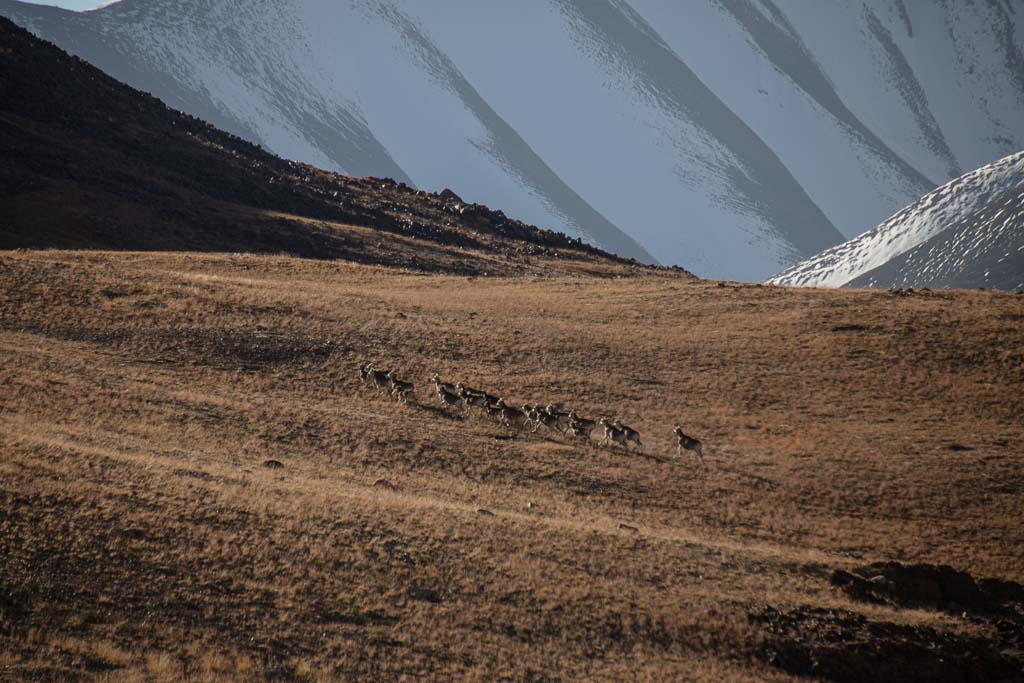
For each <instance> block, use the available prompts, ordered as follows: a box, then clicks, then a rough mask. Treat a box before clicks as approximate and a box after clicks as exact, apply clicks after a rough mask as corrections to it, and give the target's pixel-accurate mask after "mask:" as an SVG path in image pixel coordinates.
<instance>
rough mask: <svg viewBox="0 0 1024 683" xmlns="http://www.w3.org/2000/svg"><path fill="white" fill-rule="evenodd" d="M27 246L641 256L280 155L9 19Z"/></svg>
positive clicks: (14, 153)
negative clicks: (168, 102)
mask: <svg viewBox="0 0 1024 683" xmlns="http://www.w3.org/2000/svg"><path fill="white" fill-rule="evenodd" d="M356 227H361V228H370V230H366V229H362V230H360V229H355V228H356ZM17 247H64V248H89V249H95V248H101V249H129V250H181V251H246V252H270V253H287V254H292V255H296V256H302V257H312V258H331V259H335V258H340V259H347V260H353V261H358V262H363V263H380V264H385V265H394V266H402V267H409V268H414V269H419V270H442V271H447V272H467V273H484V272H501V273H510V272H520V271H524V270H535V269H536V268H537V266H538V265H544V266H545V267H547V266H548V265H550V264H551V263H552V262H553V263H556V264H557V263H564V262H568V264H567V265H571V266H572V267H574V268H579V267H581V266H582V267H583V268H585V269H589V270H594V267H595V266H596V267H597V270H604V269H605V268H607V267H610V268H612V270H616V271H621V270H622V269H623V268H630V267H631V266H632V262H631V261H627V260H625V259H621V258H618V257H615V256H613V255H611V254H608V253H606V252H603V251H601V250H598V249H595V248H593V247H590V246H587V245H585V244H583V243H582V242H580V241H579V240H576V239H573V238H570V237H568V236H566V235H563V234H560V233H557V232H553V231H550V230H541V229H538V228H535V227H533V226H529V225H525V224H523V223H521V222H519V221H515V220H510V219H508V218H507V217H506V216H505V215H504V214H503V213H501V212H500V211H491V210H489V209H487V208H486V207H483V206H480V205H466V204H465V203H463V202H462V201H461V200H460V199H459V198H458V197H457V196H456V195H454V194H453V193H440V194H429V193H426V192H423V191H419V190H416V189H414V188H411V187H409V186H407V185H405V184H402V183H396V182H394V181H391V180H388V179H377V178H350V177H347V176H343V175H339V174H336V173H330V172H326V171H322V170H320V169H317V168H315V167H312V166H309V165H305V164H299V163H295V162H291V161H287V160H284V159H281V158H279V157H276V156H274V155H272V154H269V153H267V152H266V151H264V150H263V149H262V148H260V147H259V146H255V145H252V144H250V143H248V142H245V141H244V140H242V139H240V138H238V137H236V136H234V135H232V134H230V133H225V132H223V131H220V130H218V129H216V128H214V127H212V126H210V125H209V124H207V123H205V122H203V121H201V120H198V119H196V118H194V117H191V116H189V115H187V114H184V113H182V112H179V111H175V110H173V109H170V108H169V107H167V106H166V105H165V104H163V103H162V102H161V101H160V100H158V99H156V98H154V97H151V96H150V95H148V94H145V93H142V92H139V91H137V90H134V89H133V88H130V87H128V86H126V85H124V84H122V83H120V82H118V81H116V80H114V79H112V78H110V77H109V76H107V75H106V74H104V73H103V72H101V71H99V70H98V69H96V68H95V67H93V66H91V65H89V64H88V63H86V62H84V61H82V60H80V59H78V58H77V57H72V56H69V55H67V54H66V53H65V52H63V51H62V50H60V49H59V48H57V47H55V46H54V45H52V44H50V43H47V42H46V41H43V40H40V39H38V38H35V37H34V36H32V35H31V34H29V33H28V32H26V31H24V30H23V29H21V28H19V27H17V26H15V25H14V24H13V23H11V22H10V21H8V20H7V19H2V18H0V248H17ZM538 259H539V263H538ZM557 269H558V270H562V269H563V268H557Z"/></svg>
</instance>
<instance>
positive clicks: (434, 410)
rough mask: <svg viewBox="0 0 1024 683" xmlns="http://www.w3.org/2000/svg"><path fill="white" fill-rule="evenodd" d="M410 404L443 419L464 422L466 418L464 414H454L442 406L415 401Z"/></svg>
mask: <svg viewBox="0 0 1024 683" xmlns="http://www.w3.org/2000/svg"><path fill="white" fill-rule="evenodd" d="M410 405H413V406H415V407H416V408H418V409H419V410H423V411H426V412H428V413H431V414H432V415H435V416H437V417H440V418H444V419H445V420H451V421H453V422H464V421H465V420H466V416H465V415H455V414H452V413H451V412H449V411H447V410H445V409H444V408H442V407H440V406H431V405H426V404H423V403H415V404H410Z"/></svg>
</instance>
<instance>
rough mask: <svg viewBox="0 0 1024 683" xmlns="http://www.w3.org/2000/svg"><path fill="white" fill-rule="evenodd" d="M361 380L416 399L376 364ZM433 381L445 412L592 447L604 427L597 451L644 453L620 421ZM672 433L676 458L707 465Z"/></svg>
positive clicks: (407, 385) (408, 385)
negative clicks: (686, 455) (688, 456)
mask: <svg viewBox="0 0 1024 683" xmlns="http://www.w3.org/2000/svg"><path fill="white" fill-rule="evenodd" d="M359 379H360V381H361V382H362V383H363V384H365V385H368V386H370V387H372V388H374V389H375V390H376V391H377V392H378V393H379V394H383V395H385V396H389V397H391V398H393V399H395V400H398V401H401V402H402V403H407V402H408V401H409V399H410V398H415V395H416V392H415V387H414V386H413V384H412V382H406V381H404V380H401V379H399V378H398V377H397V376H396V374H395V371H394V370H381V369H378V368H377V367H376V365H375V363H373V362H370V363H367V364H365V365H363V366H362V367H360V368H359ZM432 381H433V383H434V390H435V392H436V393H437V398H438V400H439V401H440V402H441V405H442V406H443V407H444V408H451V409H453V410H457V411H459V413H460V414H463V415H464V414H465V413H467V412H468V411H471V410H474V409H476V410H479V411H480V414H481V415H484V416H486V417H488V418H490V419H491V420H494V421H495V422H497V423H498V424H500V425H502V426H503V427H505V428H507V429H520V430H525V429H529V430H530V432H531V433H533V432H536V431H537V430H538V429H540V428H541V427H545V428H546V429H549V430H550V431H552V432H555V433H556V434H559V435H560V436H563V437H564V436H569V435H571V436H573V437H574V438H577V439H582V440H584V441H586V442H587V443H588V444H592V443H593V442H592V441H591V435H592V434H593V432H594V430H595V429H597V427H598V426H601V427H602V428H603V430H604V437H603V438H602V439H601V440H600V441H598V442H597V444H596V447H597V448H600V447H601V446H603V445H604V444H606V443H609V442H610V443H611V444H612V445H614V444H618V445H620V446H621V447H622V450H623V452H624V453H625V452H628V450H629V444H633V445H634V446H635V447H636V449H637V450H639V451H640V452H643V443H641V441H640V432H638V431H636V430H635V429H632V428H630V427H627V426H626V425H624V424H622V422H621V421H619V420H609V419H608V418H605V417H602V418H600V419H598V420H588V419H586V418H584V417H582V416H580V415H579V414H578V413H577V412H576V411H575V410H569V411H564V410H559V409H557V408H556V407H555V406H554V405H550V404H549V405H547V406H541V405H532V404H529V403H527V404H525V405H523V406H521V407H518V408H517V407H515V406H512V405H508V404H507V403H506V402H505V399H504V398H501V397H500V396H495V395H493V394H490V393H488V392H486V391H480V390H479V389H473V388H470V387H467V386H466V385H464V384H463V383H462V382H459V383H457V384H450V383H448V382H442V381H441V377H440V376H439V375H437V374H434V376H433V378H432ZM672 433H673V434H674V435H675V437H676V458H678V457H679V456H680V455H682V452H683V451H684V450H687V451H693V453H694V454H695V455H696V456H697V459H698V460H699V461H700V462H701V464H703V463H704V453H703V452H702V447H701V442H700V440H698V439H695V438H693V437H692V436H687V435H686V434H684V433H683V428H682V427H681V426H679V425H678V424H677V425H675V428H674V429H673V430H672Z"/></svg>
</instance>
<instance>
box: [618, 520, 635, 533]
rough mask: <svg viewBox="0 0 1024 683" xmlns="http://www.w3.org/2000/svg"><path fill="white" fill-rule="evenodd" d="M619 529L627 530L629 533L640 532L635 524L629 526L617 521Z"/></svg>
mask: <svg viewBox="0 0 1024 683" xmlns="http://www.w3.org/2000/svg"><path fill="white" fill-rule="evenodd" d="M619 529H621V530H623V531H628V532H629V533H631V534H638V533H640V530H639V529H637V528H636V527H635V526H630V525H628V524H623V523H621V522H620V523H619Z"/></svg>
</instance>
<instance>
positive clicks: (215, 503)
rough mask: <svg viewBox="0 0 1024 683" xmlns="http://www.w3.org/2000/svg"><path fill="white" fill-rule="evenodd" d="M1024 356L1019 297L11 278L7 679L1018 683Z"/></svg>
mask: <svg viewBox="0 0 1024 683" xmlns="http://www.w3.org/2000/svg"><path fill="white" fill-rule="evenodd" d="M1021 320H1024V297H1019V296H1016V295H1010V294H1004V293H995V292H930V293H923V292H918V293H915V294H914V295H913V296H895V295H894V294H892V293H889V292H881V291H870V290H869V291H864V290H859V291H858V290H816V289H801V288H782V287H761V286H755V285H746V286H735V287H734V286H729V287H719V286H716V285H714V284H711V283H705V282H681V281H680V279H671V280H670V279H669V278H665V277H631V278H622V279H598V278H572V277H549V278H532V277H516V278H476V279H475V281H473V282H472V283H470V282H469V281H468V279H467V278H465V277H453V276H447V275H430V276H425V275H422V274H418V273H408V272H399V271H395V270H387V269H383V268H374V267H367V266H362V265H354V264H336V263H330V262H324V261H314V260H311V259H296V258H287V257H273V256H261V257H252V256H239V255H223V254H220V255H206V254H166V253H149V254H127V253H121V254H114V253H109V252H108V253H103V252H91V253H82V252H56V251H55V252H34V253H3V254H0V679H4V680H7V678H8V677H10V678H17V677H21V678H25V679H32V680H69V679H76V680H77V679H88V678H89V677H90V676H91V677H92V678H95V679H101V680H108V679H110V678H112V679H113V680H135V679H140V680H152V681H179V680H197V681H204V680H273V681H281V680H285V681H289V680H292V681H315V680H326V681H334V680H373V681H393V680H514V681H524V680H545V681H557V680H601V681H605V680H651V681H680V680H685V681H691V680H708V681H715V682H716V683H717V682H718V681H734V680H756V681H762V680H793V679H791V678H789V677H788V674H789V673H794V674H801V675H808V676H813V677H814V678H815V679H821V678H824V679H828V680H833V681H851V682H853V681H858V682H859V681H863V680H870V681H873V682H874V683H882V682H883V681H900V682H901V683H905V682H906V681H928V682H929V683H934V682H935V681H947V680H948V681H956V682H957V683H963V682H965V681H995V680H1007V681H1016V680H1020V679H1021V675H1020V671H1021V667H1022V666H1024V654H1022V650H1021V644H1022V643H1021V634H1022V633H1024V628H1022V624H1024V599H1017V598H1013V595H1012V593H1011V594H1010V595H1009V596H1007V597H1010V598H1013V600H1012V602H1014V604H1015V605H1016V606H1010V605H1006V606H1001V607H998V608H997V609H992V608H991V607H986V606H985V605H984V604H978V601H977V600H976V599H975V598H976V596H975V598H972V595H971V594H972V590H974V584H973V582H974V581H975V579H977V580H978V581H979V582H981V585H982V586H983V587H986V586H990V585H996V586H1002V585H1006V582H1009V581H1012V582H1017V583H1019V582H1021V581H1022V580H1024V495H1022V494H1024V451H1022V449H1021V429H1020V415H1021V414H1022V413H1024V394H1022V393H1021V392H1020V389H1019V388H1020V386H1021V385H1022V384H1024V326H1022V325H1021V324H1020V321H1021ZM441 331H443V332H441ZM371 358H372V359H375V360H376V361H377V362H378V365H379V366H380V367H384V368H387V367H392V368H396V369H397V370H398V373H399V375H400V376H401V377H403V378H405V379H408V380H410V381H412V382H413V383H414V384H415V389H416V398H415V399H414V400H412V401H410V403H409V404H408V405H402V404H399V403H396V402H394V401H391V400H388V399H386V398H384V397H378V396H375V392H374V391H373V390H372V389H370V388H369V387H365V386H363V385H362V384H361V383H360V382H359V378H358V374H357V372H356V369H357V367H358V366H359V365H360V364H361V363H362V362H364V361H366V360H369V359H371ZM434 372H437V373H440V375H441V376H442V377H443V378H444V379H445V380H447V381H452V382H456V381H464V382H466V383H467V384H469V385H471V386H476V387H479V388H481V389H486V390H488V391H491V392H493V393H497V394H501V395H502V396H505V397H507V398H508V400H509V401H510V402H512V403H515V404H520V405H521V404H522V403H523V402H526V401H530V402H543V403H549V402H555V403H561V404H563V405H564V406H565V407H574V408H576V409H577V410H579V411H580V412H581V413H582V414H583V415H586V416H589V417H595V418H596V417H598V416H600V415H609V416H615V417H620V418H621V419H623V420H624V421H625V422H626V423H627V424H630V425H631V426H633V427H634V428H636V429H638V430H639V431H640V433H641V434H642V437H643V443H644V446H645V452H646V456H641V455H640V454H631V455H629V456H623V455H622V453H621V451H619V450H615V451H613V450H611V449H608V448H601V449H599V450H594V449H592V448H589V447H588V446H586V445H584V444H583V443H581V442H577V441H575V440H573V439H571V438H568V437H566V438H561V437H560V436H558V435H557V434H555V433H553V432H540V431H539V432H537V433H535V434H530V433H528V432H525V431H516V432H515V433H513V432H511V431H510V430H506V429H503V428H501V427H499V426H498V425H497V424H495V423H494V422H492V421H490V420H487V419H485V418H484V417H483V416H482V415H480V413H479V411H474V412H473V414H472V415H470V416H467V417H466V418H465V419H462V417H461V416H460V415H458V414H457V412H456V411H454V410H447V411H446V410H444V409H442V408H441V406H440V404H439V402H438V400H437V397H436V395H435V394H434V393H433V387H432V385H431V384H430V380H429V378H430V377H431V376H432V374H433V373H434ZM676 422H682V424H683V426H684V427H685V428H686V430H687V432H688V433H692V434H694V435H695V436H698V437H699V438H701V439H703V440H704V445H705V450H704V454H705V458H706V460H707V469H706V470H704V469H702V468H700V467H698V465H697V463H696V461H695V460H696V459H695V458H694V457H693V456H692V455H690V454H686V455H685V456H684V458H683V459H682V460H680V461H672V460H670V459H669V458H668V456H670V455H671V454H673V453H674V443H673V436H672V425H673V424H674V423H676ZM594 436H595V437H597V436H599V434H598V433H597V432H595V433H594ZM269 460H274V461H278V462H280V463H282V465H283V467H280V468H268V467H266V466H264V464H263V463H264V462H266V461H269ZM479 510H486V511H487V512H489V513H491V514H487V512H479ZM620 525H623V526H620ZM890 560H900V561H901V562H903V563H905V564H906V565H907V567H906V568H903V569H898V568H896V567H894V566H893V565H891V564H889V561H890ZM880 563H881V564H880ZM946 564H948V565H950V566H952V567H954V568H955V569H957V570H960V571H963V572H969V573H970V574H971V575H972V576H973V577H975V578H974V579H972V578H971V577H964V576H962V575H958V574H957V573H956V572H950V571H947V570H943V569H941V568H938V567H936V568H931V567H929V566H926V565H946ZM836 570H840V572H836ZM879 575H881V576H882V579H883V580H882V581H881V582H879V581H877V580H875V577H876V576H879ZM929 575H931V576H936V575H938V576H946V577H949V578H957V577H958V580H957V583H956V584H954V585H951V586H947V587H942V586H941V585H940V586H930V585H929V583H930V581H928V582H926V583H918V582H917V581H916V580H915V579H914V578H913V577H915V576H917V577H921V576H923V577H924V578H925V579H926V580H927V579H928V577H929ZM841 577H845V578H846V579H847V583H846V584H845V585H833V581H835V579H837V578H841ZM851 577H853V578H852V580H851ZM858 577H859V578H858ZM992 578H996V579H1002V580H1003V581H1001V582H996V583H993V582H991V581H986V579H992ZM911 581H913V582H914V583H918V585H917V586H913V585H912V583H911ZM865 584H866V588H867V590H863V589H862V590H851V588H854V589H857V588H860V587H861V586H864V585H865ZM964 584H966V585H964ZM911 587H916V588H917V590H915V591H914V593H915V594H916V595H915V594H909V595H908V594H906V593H905V592H904V591H905V590H906V589H907V588H911ZM1007 587H1009V588H1011V589H1012V588H1013V587H1012V586H1007ZM947 588H949V589H954V590H946V589H947ZM964 589H966V591H965V590H964ZM936 598H937V599H936ZM1000 602H1005V600H1001V601H1000ZM954 603H956V605H954ZM104 677H107V678H104ZM802 680H803V679H802Z"/></svg>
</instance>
